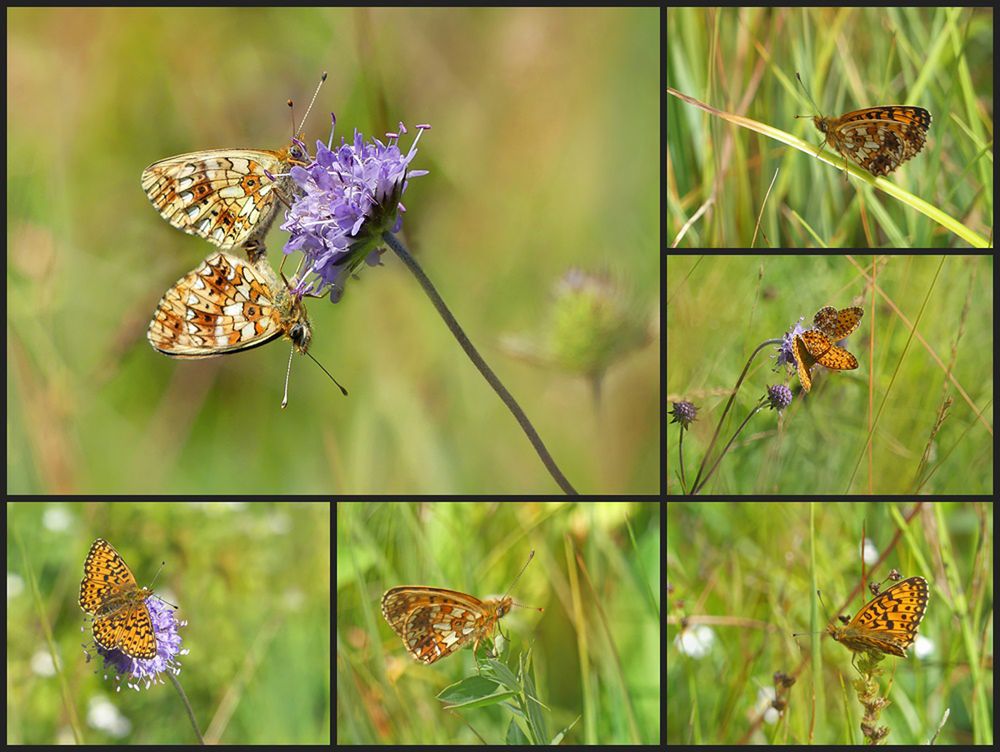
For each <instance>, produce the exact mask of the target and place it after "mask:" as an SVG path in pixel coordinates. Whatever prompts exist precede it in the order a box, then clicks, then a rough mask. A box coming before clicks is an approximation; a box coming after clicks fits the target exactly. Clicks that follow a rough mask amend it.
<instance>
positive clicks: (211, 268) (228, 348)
mask: <svg viewBox="0 0 1000 752" xmlns="http://www.w3.org/2000/svg"><path fill="white" fill-rule="evenodd" d="M262 263H263V266H256V267H255V266H253V265H251V264H249V263H248V262H246V261H244V260H242V259H238V258H236V257H235V256H231V255H229V254H227V253H216V254H214V255H212V256H210V257H208V258H207V259H205V261H203V262H202V263H201V265H200V266H199V267H198V268H197V269H195V270H194V271H192V272H190V273H189V274H187V275H185V276H184V277H181V279H180V280H178V282H177V284H175V285H174V286H173V287H171V288H170V289H169V290H167V292H166V293H165V294H164V295H163V298H162V299H161V300H160V303H159V305H158V306H157V308H156V312H155V313H154V314H153V320H152V321H151V322H150V324H149V330H148V331H147V332H146V337H147V339H149V343H150V344H151V345H152V346H153V347H154V348H155V349H156V350H159V351H160V352H162V353H163V354H164V355H170V356H172V357H175V358H206V357H213V356H215V355H224V354H226V353H231V352H236V351H239V350H246V349H249V348H251V347H258V346H260V345H263V344H264V343H266V342H270V341H271V340H273V339H276V338H278V337H281V336H282V335H287V336H288V337H289V338H290V339H291V340H292V342H293V343H294V344H295V346H296V348H297V349H298V350H299V351H300V352H305V350H306V349H307V348H308V346H309V340H310V338H311V330H310V327H309V320H308V318H307V317H306V312H305V308H304V307H303V306H302V304H301V302H300V301H298V300H297V299H295V298H294V296H292V295H291V294H290V293H289V292H288V290H286V289H285V288H284V286H283V285H281V283H280V282H279V281H278V280H277V277H276V276H275V275H274V273H273V272H270V273H268V272H269V271H270V267H267V271H264V267H266V263H267V262H266V261H264V262H262Z"/></svg>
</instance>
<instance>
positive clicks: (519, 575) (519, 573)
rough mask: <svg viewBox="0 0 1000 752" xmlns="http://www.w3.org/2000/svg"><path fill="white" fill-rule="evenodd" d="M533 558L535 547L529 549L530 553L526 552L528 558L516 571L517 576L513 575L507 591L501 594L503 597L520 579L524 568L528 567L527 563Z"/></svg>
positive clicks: (508, 593)
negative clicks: (519, 569)
mask: <svg viewBox="0 0 1000 752" xmlns="http://www.w3.org/2000/svg"><path fill="white" fill-rule="evenodd" d="M534 558H535V549H531V553H530V554H528V560H527V561H526V562H524V566H523V567H521V571H520V572H518V573H517V577H515V578H514V581H513V582H512V583H510V587H509V588H507V592H506V593H504V594H503V597H504V598H506V597H507V596H508V595H510V591H511V590H513V589H514V585H516V584H517V581H518V580H519V579H521V575H522V574H524V570H525V569H527V568H528V565H529V564H530V563H531V560H532V559H534Z"/></svg>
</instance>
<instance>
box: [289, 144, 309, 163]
mask: <svg viewBox="0 0 1000 752" xmlns="http://www.w3.org/2000/svg"><path fill="white" fill-rule="evenodd" d="M288 156H289V157H291V158H292V159H293V160H295V161H296V162H305V161H306V153H305V151H303V149H302V147H301V146H299V145H298V144H293V145H292V148H290V149H289V150H288Z"/></svg>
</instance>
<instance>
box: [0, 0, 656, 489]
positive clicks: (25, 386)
mask: <svg viewBox="0 0 1000 752" xmlns="http://www.w3.org/2000/svg"><path fill="white" fill-rule="evenodd" d="M7 18H8V81H7V90H8V200H9V205H8V278H7V293H8V294H7V312H8V349H7V355H8V358H7V360H8V379H7V404H8V407H9V413H8V424H7V433H8V448H9V449H8V457H7V476H8V490H9V491H10V492H14V493H34V492H70V493H85V492H115V493H128V492H167V493H171V492H177V493H184V492H190V491H199V492H202V491H204V492H240V491H252V492H257V493H260V492H278V493H281V492H358V493H365V492H387V491H393V492H401V493H421V492H442V493H449V492H462V491H475V492H498V491H502V492H510V493H518V492H528V491H539V492H550V491H555V490H557V489H556V486H555V484H554V483H553V481H552V480H551V478H550V477H549V476H548V474H547V473H546V472H545V470H544V469H543V467H542V466H541V463H540V462H539V461H538V460H537V458H536V456H535V454H534V452H533V450H532V449H531V447H530V446H529V444H528V442H527V440H526V439H525V438H524V436H523V434H522V433H521V432H520V430H519V428H518V426H517V424H516V423H515V421H514V419H513V418H512V417H511V416H510V415H509V413H507V411H506V410H505V409H504V408H503V406H502V404H501V403H500V401H499V399H498V398H497V397H496V396H495V395H494V393H493V392H492V391H491V390H489V389H488V388H487V386H486V384H485V383H484V381H483V380H482V378H481V377H480V376H479V375H478V373H477V372H476V371H475V370H474V369H473V367H472V366H471V365H470V363H469V362H468V360H467V359H465V358H464V356H463V355H462V354H461V353H460V350H459V348H458V346H457V344H456V343H455V341H454V339H453V338H452V337H451V335H450V334H449V333H448V332H447V331H446V330H445V328H444V326H443V324H442V323H441V321H440V319H439V318H438V317H437V314H436V313H435V312H434V311H433V309H432V307H431V305H430V303H429V301H428V300H427V299H426V297H425V296H424V295H423V293H422V292H421V291H420V290H419V289H418V286H417V284H416V283H415V281H414V280H413V278H412V277H411V276H410V275H409V274H408V273H407V272H405V270H404V269H403V268H402V265H401V264H400V263H399V262H398V260H397V259H396V258H395V257H394V256H393V255H392V254H391V253H390V254H388V255H387V256H386V257H385V258H384V263H385V266H384V267H382V268H378V269H366V270H364V272H363V273H362V277H361V280H360V282H355V283H354V284H352V285H351V286H349V287H348V291H347V295H346V296H345V299H344V300H343V302H341V303H340V304H339V305H338V306H336V307H334V306H332V305H331V304H329V303H328V302H325V301H313V302H312V303H311V304H310V311H309V312H310V316H311V319H312V323H313V330H314V337H313V345H312V349H311V352H312V353H313V354H314V355H315V356H316V358H317V359H318V360H320V362H322V363H324V364H325V365H326V366H327V367H328V368H329V369H330V370H331V371H332V372H333V373H334V375H335V376H337V378H338V379H339V380H340V381H341V382H343V383H344V384H345V385H346V386H347V388H348V389H349V390H350V392H351V396H350V397H349V398H347V399H344V398H343V397H341V396H340V394H339V392H338V391H337V389H336V388H335V387H334V386H333V385H332V384H331V383H330V382H329V381H328V380H327V378H326V377H325V376H324V375H323V374H322V373H321V372H320V370H319V369H318V368H316V367H315V366H314V365H313V364H311V363H309V362H308V360H307V359H304V358H297V359H296V360H295V362H294V363H293V366H292V374H291V387H290V403H289V406H288V408H287V409H286V410H285V411H281V410H280V409H279V403H280V399H281V390H282V383H283V380H284V377H285V368H286V364H287V359H288V349H287V347H286V346H284V345H278V344H273V345H270V346H267V347H262V348H260V349H257V350H253V351H249V352H245V353H239V354H236V355H233V356H231V357H223V358H216V359H212V360H205V361H199V362H177V361H172V360H170V359H168V358H166V357H164V356H162V355H159V354H157V353H156V352H154V351H153V350H152V349H151V348H150V346H149V345H148V343H147V342H146V338H145V330H146V327H147V325H148V322H149V318H150V316H151V315H152V313H153V310H154V308H155V306H156V303H157V301H158V300H159V298H160V296H161V295H162V294H163V292H164V291H165V290H166V289H167V288H168V287H169V286H171V285H173V284H174V282H176V280H177V279H178V278H179V277H181V276H182V275H183V274H184V273H186V272H187V271H189V270H190V269H192V268H194V267H195V266H196V265H197V264H198V262H199V261H200V260H201V259H203V258H204V257H205V256H206V255H207V254H208V253H209V252H210V251H211V250H212V247H211V246H209V245H208V244H207V243H206V242H205V241H202V240H199V239H197V238H192V237H189V236H186V235H184V234H183V233H181V232H179V231H177V230H175V229H173V228H171V227H170V226H169V225H168V224H167V223H166V222H164V220H162V219H161V218H160V217H159V216H158V215H157V213H156V211H155V210H154V209H153V207H152V206H151V205H150V204H149V202H148V201H147V200H146V197H145V195H144V194H143V192H142V190H141V188H140V186H139V175H140V173H141V171H142V170H143V168H145V167H146V166H147V165H148V164H150V163H151V162H153V161H155V160H158V159H161V158H164V157H167V156H171V155H175V154H178V153H183V152H188V151H194V150H199V149H207V148H219V147H238V146H243V147H256V148H269V149H276V148H280V147H282V146H284V145H285V144H287V142H288V138H289V136H290V134H291V130H292V127H291V121H290V117H289V111H288V108H287V106H286V100H287V99H289V98H292V99H294V100H295V102H296V112H297V113H298V115H299V116H300V117H301V114H302V113H303V111H304V109H305V105H306V104H307V103H308V100H309V98H310V96H311V95H312V92H313V89H314V88H315V86H316V83H317V81H318V80H319V76H320V74H321V73H322V72H323V71H328V72H329V74H330V77H329V80H328V82H327V84H326V85H325V87H324V88H323V89H322V91H321V92H320V96H319V98H318V100H317V105H316V108H315V109H314V110H313V113H312V115H311V116H310V118H309V121H308V122H307V123H306V132H307V138H306V141H307V143H309V144H313V143H314V142H315V140H316V139H322V140H324V141H325V140H326V139H327V138H328V135H329V117H328V113H329V112H330V111H335V112H336V115H337V133H338V134H342V135H347V136H350V134H351V133H352V131H353V129H354V128H355V127H358V128H360V129H362V130H363V131H364V132H365V133H366V134H368V135H372V134H375V135H378V136H380V137H381V136H382V134H383V133H384V132H385V131H387V130H394V129H396V127H397V123H398V121H400V120H403V121H405V123H406V124H407V125H408V126H409V127H410V129H411V136H412V133H413V130H412V127H413V126H414V125H416V124H417V123H429V124H430V125H431V126H432V127H433V130H431V131H430V132H428V133H426V134H425V135H424V138H422V140H421V142H420V147H419V148H420V152H419V155H418V158H417V160H416V161H415V162H414V164H413V167H414V168H416V169H428V170H430V175H428V176H426V177H422V178H420V179H419V180H414V181H413V182H412V183H411V186H410V188H409V190H408V191H407V194H406V196H405V203H406V206H407V208H408V210H409V211H408V213H407V215H406V220H405V226H404V234H405V238H406V241H407V243H408V244H409V247H410V248H411V250H412V251H413V252H414V253H415V254H416V255H417V257H418V258H419V260H420V261H421V263H422V264H423V266H424V268H425V270H426V271H427V272H428V274H429V275H430V277H431V278H432V279H433V280H434V282H435V283H436V284H437V286H438V288H439V291H440V292H441V293H442V295H443V296H444V298H445V300H446V301H447V302H448V304H449V305H450V306H451V308H452V310H453V311H454V313H455V314H456V316H457V318H458V319H459V321H460V322H461V323H462V324H463V325H464V326H465V327H466V330H467V332H468V333H469V335H470V337H471V338H472V341H473V342H474V343H475V344H476V345H477V346H478V347H479V348H480V350H481V351H482V352H483V354H484V355H485V357H486V358H487V360H488V361H489V362H490V363H491V364H492V365H493V366H494V367H495V369H496V370H497V372H498V373H499V375H500V377H501V378H502V379H503V380H504V381H505V383H506V384H507V386H508V387H509V388H510V390H511V391H512V393H513V394H514V395H515V397H517V398H518V399H519V401H520V402H521V404H522V407H523V408H524V409H525V411H526V412H527V414H528V415H529V417H530V418H531V419H532V420H533V421H534V422H535V426H536V428H537V429H538V431H539V433H540V434H541V436H542V438H543V440H544V441H545V442H546V443H547V445H548V447H549V449H550V451H551V452H552V454H553V455H554V457H555V458H556V460H557V462H558V463H559V464H560V466H561V467H562V469H563V471H564V472H565V473H566V474H567V476H568V477H569V478H570V479H571V480H572V481H573V482H574V483H575V484H576V486H577V488H578V490H580V491H583V492H601V493H608V492H622V493H624V492H647V493H648V492H655V491H656V490H657V489H658V488H659V476H658V459H659V443H658V436H659V431H658V425H659V412H658V407H657V406H658V404H659V346H658V342H656V341H655V338H656V332H655V328H654V329H652V332H651V337H652V341H651V342H650V344H648V345H647V346H646V347H645V348H644V349H642V350H640V351H638V352H636V353H633V354H632V355H631V356H630V357H628V358H626V359H623V360H622V361H621V362H620V363H618V364H617V365H616V367H615V368H613V369H612V370H611V371H610V372H609V374H608V377H607V379H606V380H605V383H604V390H603V399H602V401H601V403H600V405H597V404H595V401H594V400H593V398H592V394H591V387H590V385H589V384H588V383H587V382H586V381H585V380H584V379H582V378H580V377H577V376H572V375H567V374H565V373H561V372H556V371H554V370H546V369H543V368H538V367H535V366H532V365H529V364H526V363H524V362H522V361H519V360H515V359H513V358H511V357H509V356H507V355H505V354H504V352H503V351H502V349H501V348H500V347H499V343H500V341H501V338H502V337H503V336H504V335H506V334H508V333H510V332H515V333H516V332H524V331H531V330H533V329H534V328H535V327H536V326H537V325H538V323H539V321H540V320H541V319H543V318H544V317H545V314H546V311H547V303H548V299H549V295H550V290H551V289H552V286H553V284H554V282H555V281H556V280H557V279H558V278H560V277H561V276H562V275H563V274H564V273H565V272H566V270H567V269H568V268H570V267H572V266H580V267H583V268H584V269H587V270H590V271H607V272H609V273H611V274H613V275H614V276H615V277H616V278H617V279H619V280H621V281H622V284H623V286H624V287H625V288H626V289H628V290H629V291H630V292H629V294H630V296H631V298H632V300H633V305H634V306H635V307H636V309H638V310H640V311H641V312H642V315H643V316H645V317H646V318H647V319H648V320H650V321H658V320H659V315H658V310H659V301H658V295H659V278H660V275H659V263H660V261H659V255H658V248H659V209H658V205H659V190H658V185H659V178H658V174H659V160H658V159H657V155H658V154H659V130H660V122H659V99H660V92H659V89H658V86H659V71H660V66H659V12H658V10H657V9H606V10H559V9H540V10H539V9H511V10H498V9H483V10H456V9H445V8H442V9H437V10H400V9H375V10H367V11H364V10H360V11H359V10H350V9H340V10H325V9H258V10H248V9H234V8H230V9H206V10H195V9H176V10H163V9H126V10H110V9H90V10H72V9H64V8H60V9H42V10H32V9H15V10H12V11H10V12H9V13H8V17H7ZM338 137H339V136H338ZM409 143H410V140H409V139H408V138H404V140H403V142H402V144H403V147H404V148H406V147H407V146H408V145H409ZM276 225H277V223H276ZM285 239H286V235H285V234H284V233H282V232H281V231H280V230H278V229H277V227H275V229H273V230H272V233H271V236H270V238H269V241H268V245H269V247H270V248H272V249H276V248H279V247H280V246H281V245H282V244H283V243H284V240H285ZM272 255H277V254H272ZM293 261H294V259H293Z"/></svg>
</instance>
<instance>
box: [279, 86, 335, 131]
mask: <svg viewBox="0 0 1000 752" xmlns="http://www.w3.org/2000/svg"><path fill="white" fill-rule="evenodd" d="M325 81H326V71H323V75H322V76H320V79H319V83H318V84H316V91H314V92H313V96H312V101H311V102H309V106H308V107H307V108H306V114H305V115H303V116H302V122H301V123H299V128H301V127H302V126H303V125H305V122H306V118H307V117H309V112H310V111H311V110H312V106H313V104H314V103H315V102H316V97H317V95H319V90H320V88H321V87H322V86H323V83H324V82H325ZM293 104H294V103H293V102H292V100H291V99H289V100H288V107H289V109H291V110H292V133H293V134H294V135H295V136H298V137H301V136H302V134H301V133H300V132H299V129H297V128H296V127H295V110H294V107H293Z"/></svg>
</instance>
